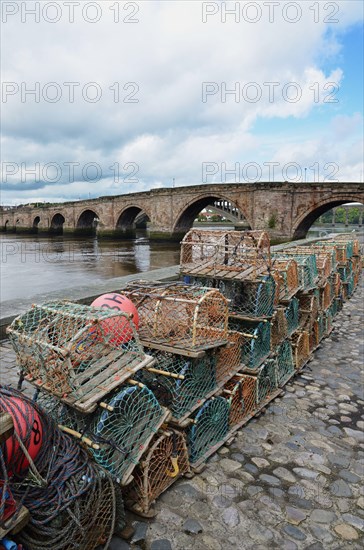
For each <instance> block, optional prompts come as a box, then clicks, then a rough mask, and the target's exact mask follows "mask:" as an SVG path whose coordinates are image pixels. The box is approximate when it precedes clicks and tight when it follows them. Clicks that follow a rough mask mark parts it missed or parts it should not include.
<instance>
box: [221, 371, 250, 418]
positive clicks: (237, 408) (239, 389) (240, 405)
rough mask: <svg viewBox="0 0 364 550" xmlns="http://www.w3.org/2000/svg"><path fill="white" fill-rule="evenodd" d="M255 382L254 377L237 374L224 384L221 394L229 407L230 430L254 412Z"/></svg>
mask: <svg viewBox="0 0 364 550" xmlns="http://www.w3.org/2000/svg"><path fill="white" fill-rule="evenodd" d="M256 382H257V379H256V377H255V376H251V375H249V374H239V375H237V376H234V377H233V378H231V380H229V381H228V382H227V383H226V384H225V386H224V390H223V393H224V396H226V398H227V399H228V401H229V406H230V413H229V428H230V429H231V428H233V427H234V426H236V425H237V424H240V423H241V422H243V421H244V420H245V419H247V418H248V417H249V416H250V415H251V414H253V413H254V411H255V410H256V406H257V405H256Z"/></svg>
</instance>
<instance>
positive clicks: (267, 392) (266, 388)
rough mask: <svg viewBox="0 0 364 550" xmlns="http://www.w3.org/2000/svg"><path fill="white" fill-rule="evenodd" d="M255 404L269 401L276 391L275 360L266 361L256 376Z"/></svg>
mask: <svg viewBox="0 0 364 550" xmlns="http://www.w3.org/2000/svg"><path fill="white" fill-rule="evenodd" d="M256 388H257V404H258V405H262V404H263V403H264V401H269V400H270V399H271V397H272V395H273V394H274V392H275V391H276V390H277V365H276V361H275V359H268V360H267V361H266V362H265V363H264V365H263V366H262V367H260V369H259V372H258V374H257V386H256Z"/></svg>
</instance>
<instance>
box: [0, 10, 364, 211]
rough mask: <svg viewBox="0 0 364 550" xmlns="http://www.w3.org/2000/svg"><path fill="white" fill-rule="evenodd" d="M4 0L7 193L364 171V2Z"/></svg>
mask: <svg viewBox="0 0 364 550" xmlns="http://www.w3.org/2000/svg"><path fill="white" fill-rule="evenodd" d="M1 4H2V14H1V16H2V31H3V32H2V80H3V85H2V99H1V108H2V135H1V138H2V196H1V203H2V204H19V203H26V202H29V201H63V200H71V199H78V198H79V197H80V198H88V197H89V196H90V197H96V196H99V195H111V194H122V193H130V192H133V191H143V190H147V189H151V188H155V187H164V186H166V187H167V186H168V187H170V186H172V185H173V184H174V185H175V186H180V185H190V184H200V183H210V182H221V181H227V182H229V181H232V182H235V181H241V182H244V181H256V180H261V181H269V180H270V181H272V180H276V181H282V180H289V181H293V180H298V179H306V180H307V181H315V180H318V179H320V180H324V179H330V178H331V179H334V180H339V181H362V180H363V156H362V150H363V130H362V129H363V112H362V99H361V98H362V93H363V90H362V70H363V58H362V55H363V53H362V52H363V34H362V23H363V3H362V2H361V1H360V0H352V1H351V0H345V1H341V0H336V2H326V1H325V2H324V1H319V2H315V1H314V0H312V1H311V0H304V1H297V2H286V1H281V2H278V1H275V2H273V1H271V0H267V1H259V2H251V1H250V2H247V1H242V2H221V1H216V2H200V1H198V0H189V1H183V2H182V1H178V0H177V1H174V0H164V1H154V0H145V1H139V2H115V1H113V2H108V1H99V2H88V1H83V0H79V1H78V2H72V1H68V2H62V1H59V2H43V1H41V2H38V3H36V2H31V1H26V2H25V1H19V2H7V1H2V2H1ZM173 182H174V183H173Z"/></svg>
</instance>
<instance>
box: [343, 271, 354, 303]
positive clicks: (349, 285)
mask: <svg viewBox="0 0 364 550" xmlns="http://www.w3.org/2000/svg"><path fill="white" fill-rule="evenodd" d="M354 290H355V283H354V275H353V274H352V273H351V274H350V275H349V277H348V278H347V280H346V281H345V283H344V293H345V298H346V299H348V298H350V297H351V296H352V295H353V292H354Z"/></svg>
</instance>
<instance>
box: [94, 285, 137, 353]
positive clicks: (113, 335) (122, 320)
mask: <svg viewBox="0 0 364 550" xmlns="http://www.w3.org/2000/svg"><path fill="white" fill-rule="evenodd" d="M91 305H92V306H93V307H99V308H102V309H106V310H108V311H110V313H112V312H113V311H123V312H124V313H127V314H128V315H129V319H130V321H131V322H132V323H133V324H134V326H135V328H136V329H138V327H139V315H138V310H137V308H136V307H135V305H134V304H133V302H132V301H131V300H129V298H127V297H126V296H123V295H122V294H117V293H110V294H103V295H102V296H99V297H98V298H96V300H94V301H93V302H92V304H91ZM129 319H127V318H126V317H114V318H110V319H106V320H105V321H102V323H101V326H102V329H103V331H104V335H105V336H107V337H108V338H109V343H110V344H112V345H114V346H120V345H121V344H125V343H126V342H128V341H129V340H130V339H131V338H132V337H133V330H132V328H131V324H130V321H129Z"/></svg>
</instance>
